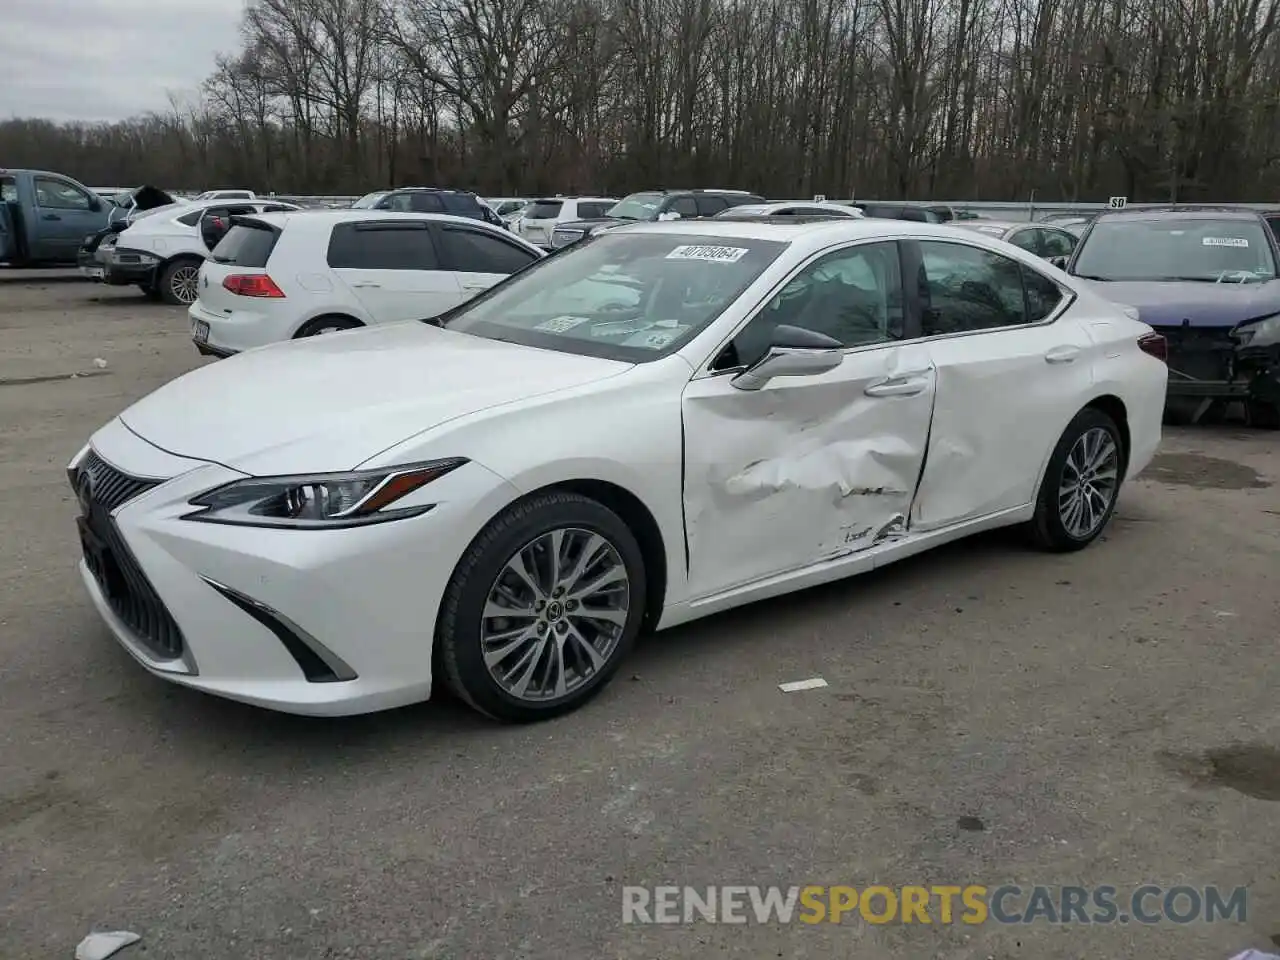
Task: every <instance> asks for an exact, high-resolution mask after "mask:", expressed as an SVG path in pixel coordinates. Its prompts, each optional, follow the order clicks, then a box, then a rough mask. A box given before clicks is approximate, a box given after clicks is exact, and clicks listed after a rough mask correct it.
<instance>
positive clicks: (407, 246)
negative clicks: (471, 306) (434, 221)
mask: <svg viewBox="0 0 1280 960" xmlns="http://www.w3.org/2000/svg"><path fill="white" fill-rule="evenodd" d="M328 262H329V266H330V267H332V268H333V272H334V274H335V275H336V276H337V277H338V279H339V280H340V281H342V283H344V284H346V286H347V287H348V288H349V289H350V290H351V293H352V294H353V295H354V296H355V298H356V299H357V300H358V301H359V302H360V304H361V306H363V307H364V309H365V310H366V311H367V313H368V315H369V318H370V319H371V320H373V321H374V322H375V323H393V322H395V321H397V320H423V319H426V318H428V317H434V316H437V315H438V314H441V313H443V312H444V311H446V310H448V309H449V308H450V307H453V306H455V305H456V304H458V303H461V302H462V300H463V299H464V297H463V293H462V289H461V287H459V285H458V280H457V278H456V277H455V276H454V275H453V274H452V273H451V272H448V271H445V270H442V269H441V267H440V258H439V256H438V255H437V253H436V248H435V242H434V241H433V240H432V237H431V231H430V230H429V229H428V222H427V221H426V220H420V221H419V220H373V221H367V222H356V223H339V224H337V225H335V226H334V228H333V234H332V235H331V236H330V238H329V251H328Z"/></svg>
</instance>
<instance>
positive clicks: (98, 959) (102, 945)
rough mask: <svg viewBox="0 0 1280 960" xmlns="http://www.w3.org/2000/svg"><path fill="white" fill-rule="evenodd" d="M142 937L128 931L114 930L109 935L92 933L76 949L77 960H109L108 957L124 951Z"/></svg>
mask: <svg viewBox="0 0 1280 960" xmlns="http://www.w3.org/2000/svg"><path fill="white" fill-rule="evenodd" d="M141 939H142V937H140V936H138V935H137V934H136V933H130V932H129V931H128V930H112V931H111V932H109V933H91V934H89V935H88V936H87V937H85V938H84V939H83V940H81V941H80V946H78V947H76V960H107V957H110V956H112V955H113V954H115V953H118V952H119V951H121V950H123V949H124V948H125V947H127V946H129V944H131V943H137V942H138V941H139V940H141Z"/></svg>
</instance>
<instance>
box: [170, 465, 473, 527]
mask: <svg viewBox="0 0 1280 960" xmlns="http://www.w3.org/2000/svg"><path fill="white" fill-rule="evenodd" d="M466 462H467V461H466V460H465V459H460V458H455V459H450V460H433V461H431V462H429V463H419V464H413V465H411V466H404V467H383V468H380V469H377V470H357V471H353V472H351V473H322V474H315V475H312V476H296V477H252V478H249V479H247V480H233V481H232V482H231V483H228V484H225V485H224V486H221V487H217V488H216V489H213V490H210V491H209V492H208V493H203V494H201V495H200V496H198V497H195V498H194V499H192V500H191V501H189V502H190V504H191V505H192V506H193V507H200V509H199V510H197V511H195V512H194V513H188V514H186V515H185V516H184V517H183V519H184V520H199V521H202V522H205V523H232V524H239V525H241V526H247V527H289V528H292V529H304V530H314V529H324V530H332V529H338V528H342V527H358V526H365V525H367V524H371V523H383V522H385V521H387V520H398V519H401V518H403V517H414V516H418V515H419V514H423V513H426V512H427V511H428V510H430V509H431V508H432V507H433V506H434V504H419V505H417V506H412V507H397V506H396V504H397V503H398V502H399V501H400V500H402V499H403V498H404V497H406V496H408V495H409V494H410V493H413V491H415V490H417V489H418V488H419V487H422V486H425V485H426V484H428V483H430V482H431V481H432V480H436V479H438V478H440V477H442V476H444V475H445V474H446V473H449V472H451V471H453V470H456V469H457V468H458V467H460V466H462V465H463V464H464V463H466Z"/></svg>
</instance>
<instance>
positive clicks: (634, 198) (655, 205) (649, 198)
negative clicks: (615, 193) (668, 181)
mask: <svg viewBox="0 0 1280 960" xmlns="http://www.w3.org/2000/svg"><path fill="white" fill-rule="evenodd" d="M661 206H662V194H660V193H657V192H654V191H646V192H644V193H633V194H631V195H629V196H626V197H623V198H622V199H621V200H619V201H618V202H617V203H615V204H614V205H613V206H612V207H610V208H609V212H608V213H607V214H605V216H608V217H612V218H613V219H615V220H657V219H658V209H659V208H660V207H661Z"/></svg>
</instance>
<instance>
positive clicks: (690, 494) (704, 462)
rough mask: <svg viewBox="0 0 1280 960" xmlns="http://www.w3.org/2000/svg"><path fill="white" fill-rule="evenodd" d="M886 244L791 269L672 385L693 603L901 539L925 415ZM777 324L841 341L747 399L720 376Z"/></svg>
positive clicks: (927, 368) (915, 355) (926, 389)
mask: <svg viewBox="0 0 1280 960" xmlns="http://www.w3.org/2000/svg"><path fill="white" fill-rule="evenodd" d="M901 277H902V271H901V261H900V257H899V247H898V244H896V243H892V242H890V243H885V242H879V243H863V244H857V245H851V246H848V247H845V248H843V249H841V250H838V251H835V252H833V253H828V254H825V255H823V256H821V257H819V258H818V259H816V260H815V261H811V262H810V263H809V264H807V265H805V266H804V267H802V268H800V269H799V270H798V271H797V273H796V275H795V276H794V277H793V278H792V279H791V280H790V281H789V282H788V283H787V284H786V286H784V287H783V289H782V290H781V292H780V293H779V294H778V295H777V296H776V297H774V298H773V299H772V300H771V301H770V302H769V303H768V304H766V305H765V307H764V308H763V309H762V310H761V311H760V312H759V313H758V314H756V315H755V316H754V317H753V318H752V319H751V320H749V321H748V322H747V323H746V324H745V325H744V326H743V327H742V328H741V329H740V330H739V332H738V334H737V335H736V336H735V337H734V339H733V341H732V342H731V343H730V344H729V345H728V346H727V347H726V348H725V349H724V351H722V352H721V354H720V356H719V357H717V358H716V360H715V361H714V362H713V364H712V368H711V370H710V371H709V372H707V373H706V374H703V375H700V376H697V377H695V378H694V379H693V380H692V381H690V383H689V385H688V387H686V388H685V392H684V396H683V401H682V409H683V417H684V427H685V485H684V507H685V524H686V531H687V536H688V544H689V564H690V588H691V595H692V597H693V598H695V599H696V598H700V597H706V596H709V595H712V594H715V593H719V592H720V591H723V590H727V589H730V588H733V587H735V586H738V585H741V584H745V583H749V582H751V581H753V580H759V579H762V578H766V577H769V576H771V575H774V574H779V573H784V572H787V571H790V570H797V569H800V568H802V567H806V566H809V565H811V564H813V563H816V562H818V561H820V560H823V559H831V558H835V557H838V556H841V555H844V554H850V553H854V552H857V551H860V550H865V549H867V548H869V547H871V546H872V545H873V544H875V543H877V542H880V541H883V540H884V539H885V538H886V537H893V536H897V535H901V533H902V532H903V529H904V525H905V521H906V519H907V517H908V515H909V512H910V508H911V502H912V498H913V496H914V494H915V488H916V483H917V481H918V479H919V476H920V470H921V467H922V465H923V461H924V452H925V446H926V443H927V440H928V435H929V423H930V418H931V416H932V412H933V399H934V383H935V377H934V371H933V367H932V363H931V361H930V358H929V351H928V348H927V347H925V346H924V345H923V344H921V343H919V342H916V341H912V340H908V339H905V338H906V336H907V333H908V331H907V330H906V323H905V311H904V296H903V289H902V280H901ZM780 325H788V326H795V327H801V328H804V329H808V330H813V331H815V332H818V333H823V334H826V335H827V336H830V337H834V338H835V339H837V340H839V341H840V342H841V343H842V344H844V345H845V348H846V350H845V356H844V361H843V363H842V364H841V365H840V366H839V367H837V368H836V369H834V370H831V371H829V372H827V373H823V374H817V375H813V376H800V377H779V378H776V379H774V380H771V381H770V382H769V383H767V384H766V385H765V386H764V387H763V388H762V389H760V390H756V391H744V390H739V389H738V388H737V387H735V386H733V383H732V381H733V378H734V376H735V375H736V373H737V372H739V371H740V370H741V369H742V368H743V367H745V366H749V365H750V364H751V363H753V362H754V361H755V360H756V359H758V358H759V357H760V356H762V355H763V354H764V352H765V351H766V350H767V349H768V345H769V342H770V340H771V339H772V337H773V331H774V329H775V328H776V327H778V326H780Z"/></svg>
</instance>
